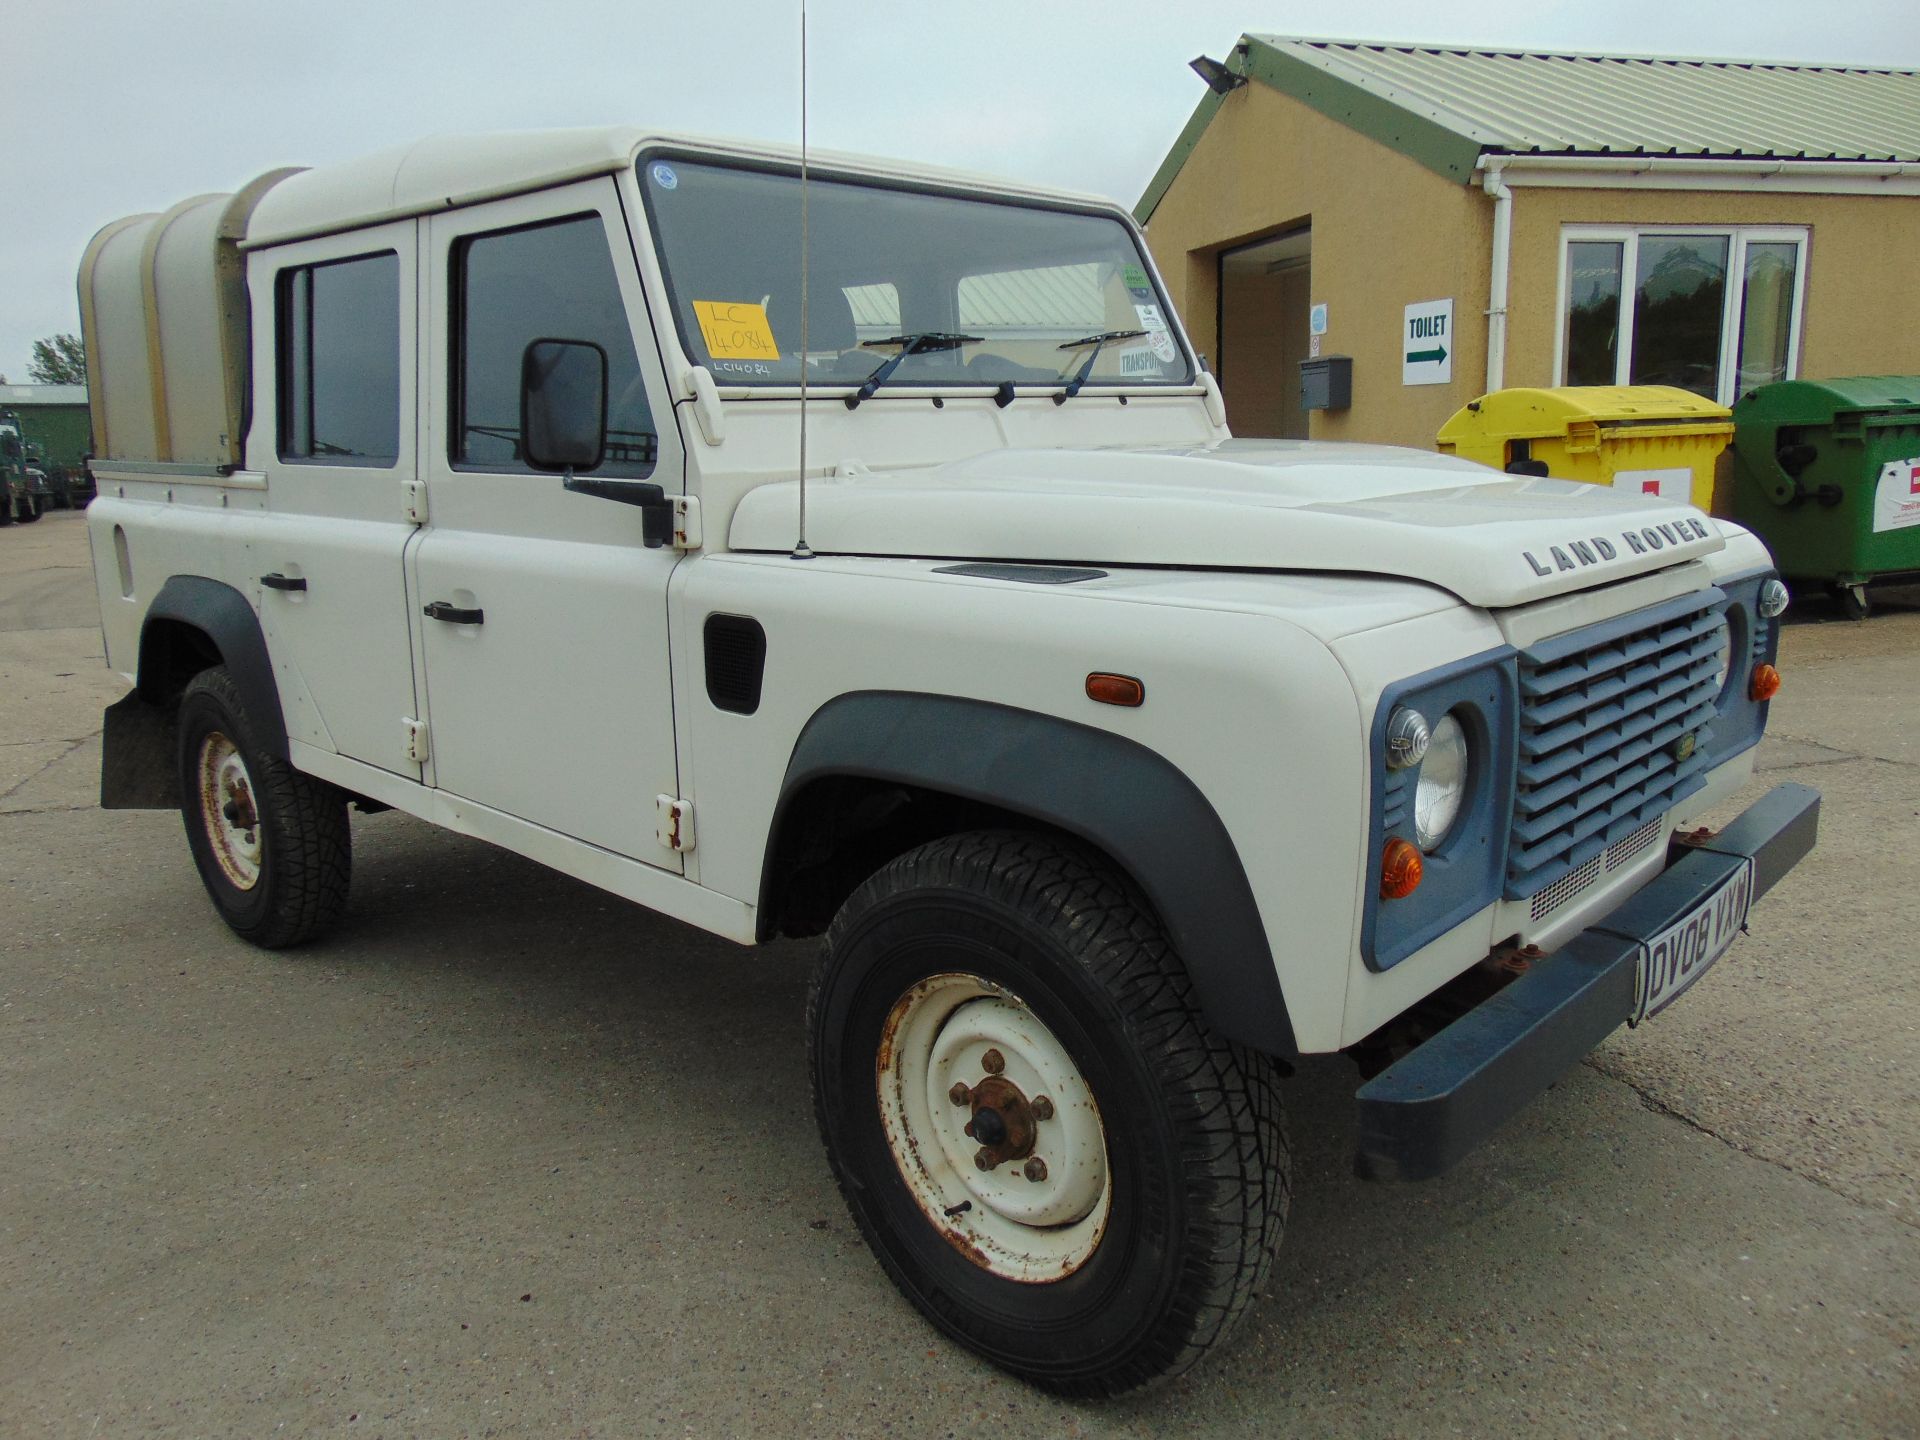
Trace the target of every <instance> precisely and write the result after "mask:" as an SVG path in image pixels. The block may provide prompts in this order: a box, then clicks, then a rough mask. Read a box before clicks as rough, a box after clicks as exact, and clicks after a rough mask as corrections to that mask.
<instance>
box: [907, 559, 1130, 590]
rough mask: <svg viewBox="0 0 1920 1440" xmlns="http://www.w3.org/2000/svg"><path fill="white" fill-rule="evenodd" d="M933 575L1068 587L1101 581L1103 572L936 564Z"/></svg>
mask: <svg viewBox="0 0 1920 1440" xmlns="http://www.w3.org/2000/svg"><path fill="white" fill-rule="evenodd" d="M933 573H934V574H936V575H971V576H972V577H973V578H974V579H976V580H1019V581H1023V582H1025V583H1026V584H1028V585H1071V584H1073V583H1074V582H1075V581H1077V580H1104V579H1106V578H1107V572H1106V571H1104V570H1089V569H1087V568H1085V567H1084V566H1080V565H991V564H980V563H977V562H976V563H972V564H967V565H936V566H934V568H933Z"/></svg>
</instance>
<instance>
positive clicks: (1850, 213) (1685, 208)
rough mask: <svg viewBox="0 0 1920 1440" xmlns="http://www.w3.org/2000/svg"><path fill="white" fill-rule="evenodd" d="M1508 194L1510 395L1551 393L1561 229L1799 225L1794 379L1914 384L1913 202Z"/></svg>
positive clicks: (1918, 265)
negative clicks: (1802, 272) (1904, 378)
mask: <svg viewBox="0 0 1920 1440" xmlns="http://www.w3.org/2000/svg"><path fill="white" fill-rule="evenodd" d="M1513 193H1514V208H1513V257H1512V261H1511V268H1510V271H1509V275H1510V277H1511V278H1510V279H1509V281H1508V290H1507V314H1508V320H1507V327H1508V328H1507V375H1506V381H1507V384H1509V385H1551V384H1552V383H1553V347H1554V342H1555V339H1556V336H1557V335H1558V332H1559V327H1560V324H1561V320H1560V316H1559V313H1558V305H1559V293H1560V228H1561V226H1563V225H1635V226H1643V227H1644V226H1648V225H1655V226H1658V225H1804V226H1806V227H1807V229H1808V232H1809V235H1808V240H1807V293H1806V298H1805V301H1804V309H1803V317H1804V318H1803V320H1802V326H1801V349H1800V378H1801V379H1803V380H1821V379H1828V378H1831V377H1833V376H1836V375H1911V374H1920V262H1916V260H1915V258H1914V257H1916V256H1920V198H1915V197H1912V196H1898V195H1789V194H1769V193H1755V192H1752V191H1731V190H1729V191H1708V190H1562V189H1550V188H1546V187H1540V188H1533V187H1526V186H1515V187H1513ZM1629 284H1631V281H1629Z"/></svg>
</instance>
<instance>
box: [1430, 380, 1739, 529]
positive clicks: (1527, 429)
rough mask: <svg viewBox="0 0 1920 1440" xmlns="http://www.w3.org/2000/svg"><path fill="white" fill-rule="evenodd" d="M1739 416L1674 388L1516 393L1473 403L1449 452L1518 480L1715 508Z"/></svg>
mask: <svg viewBox="0 0 1920 1440" xmlns="http://www.w3.org/2000/svg"><path fill="white" fill-rule="evenodd" d="M1732 438H1733V412H1732V411H1730V410H1728V409H1727V407H1726V406H1724V405H1716V404H1715V403H1714V402H1713V401H1711V400H1706V399H1702V398H1701V397H1700V396H1698V395H1696V394H1694V393H1693V392H1692V391H1691V390H1678V389H1675V388H1674V387H1672V386H1670V385H1563V386H1560V387H1559V388H1557V389H1538V390H1536V389H1530V388H1526V387H1516V388H1515V389H1512V390H1496V391H1494V392H1493V393H1492V394H1491V395H1482V396H1481V397H1480V398H1479V399H1478V400H1471V401H1469V402H1468V403H1467V404H1466V406H1465V407H1464V408H1463V409H1460V410H1456V411H1455V412H1454V414H1453V418H1452V419H1450V420H1448V421H1447V423H1446V424H1445V425H1443V426H1441V427H1440V434H1439V436H1438V437H1437V439H1438V444H1439V448H1440V452H1441V453H1442V454H1444V455H1458V456H1460V457H1462V458H1463V459H1467V460H1478V461H1479V462H1480V463H1481V464H1483V465H1491V466H1493V467H1494V469H1496V470H1505V471H1507V472H1508V473H1509V474H1513V475H1551V476H1553V477H1554V478H1555V479H1557V480H1584V481H1587V482H1588V483H1589V484H1593V485H1611V486H1613V487H1615V488H1616V489H1622V490H1632V491H1634V492H1636V493H1638V494H1643V495H1658V496H1660V497H1661V498H1662V499H1665V500H1679V501H1683V502H1685V501H1691V502H1692V503H1693V504H1695V505H1697V506H1699V507H1700V509H1702V510H1711V509H1712V508H1713V469H1714V462H1715V461H1717V460H1718V459H1719V458H1720V452H1721V451H1722V450H1725V449H1726V448H1727V444H1728V442H1729V441H1730V440H1732Z"/></svg>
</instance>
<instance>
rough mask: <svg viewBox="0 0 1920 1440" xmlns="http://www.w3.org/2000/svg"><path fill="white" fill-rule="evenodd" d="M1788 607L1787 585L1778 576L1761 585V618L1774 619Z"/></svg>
mask: <svg viewBox="0 0 1920 1440" xmlns="http://www.w3.org/2000/svg"><path fill="white" fill-rule="evenodd" d="M1786 608H1787V587H1786V584H1785V582H1783V581H1782V580H1781V579H1780V578H1779V577H1778V576H1775V577H1774V578H1772V579H1770V580H1768V581H1767V582H1766V583H1765V584H1764V585H1762V586H1761V587H1760V618H1761V619H1762V620H1772V619H1773V618H1775V617H1776V616H1778V615H1779V614H1781V613H1782V612H1783V611H1784V610H1785V609H1786Z"/></svg>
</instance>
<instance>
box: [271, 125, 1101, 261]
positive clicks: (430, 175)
mask: <svg viewBox="0 0 1920 1440" xmlns="http://www.w3.org/2000/svg"><path fill="white" fill-rule="evenodd" d="M656 145H661V146H684V147H686V148H689V149H697V150H706V151H711V152H714V153H716V154H721V155H726V156H730V157H737V158H742V159H766V160H779V161H786V162H789V163H793V162H797V161H798V160H799V159H800V151H799V149H798V148H797V147H794V146H788V145H770V144H766V143H764V142H761V141H749V140H738V139H725V138H718V137H712V136H700V135H687V134H676V133H673V132H668V131H658V130H650V129H644V128H641V127H637V126H631V125H610V126H601V127H596V128H591V129H573V130H532V131H517V132H501V133H495V134H479V135H436V136H430V137H428V138H426V139H423V140H416V141H414V142H413V143H411V144H408V145H402V146H398V147H396V148H394V149H390V150H382V151H379V152H377V153H375V154H372V155H367V156H364V157H362V158H360V159H357V160H347V161H343V162H341V163H339V164H336V165H321V166H317V167H315V168H314V169H311V170H303V171H300V172H299V173H298V174H295V175H291V176H289V177H288V178H286V179H284V180H282V181H280V182H279V183H278V184H276V185H275V186H273V188H272V189H270V190H268V191H267V193H266V194H265V195H263V196H262V197H261V199H260V201H259V204H258V205H257V206H256V207H255V208H254V211H253V214H252V216H251V218H250V219H249V220H248V223H247V233H246V240H245V242H244V243H245V245H246V247H247V248H249V249H252V248H254V247H257V246H261V245H278V244H283V243H285V242H286V241H289V240H299V239H304V238H308V237H311V236H315V235H326V234H331V233H334V232H336V231H340V230H350V229H356V228H358V227H360V226H363V225H375V224H379V223H381V222H382V221H387V220H399V219H404V218H406V217H409V216H414V215H425V214H430V213H432V212H434V211H437V210H450V209H453V208H455V207H457V206H461V205H471V204H474V203H476V202H478V201H482V200H494V199H499V198H501V197H503V196H507V195H517V194H522V193H524V192H526V191H529V190H538V189H543V188H545V187H547V186H549V185H558V184H564V183H565V182H567V181H570V180H583V179H586V178H588V177H590V176H594V175H609V174H613V173H616V172H618V171H621V170H624V169H626V167H627V166H629V165H631V164H632V163H633V159H634V156H635V154H636V153H637V152H638V151H639V150H640V149H642V148H643V147H652V146H656ZM807 158H808V163H809V164H810V165H811V166H814V167H817V168H819V169H821V170H834V171H841V172H851V173H854V174H860V175H873V176H885V177H891V178H896V179H906V180H917V181H925V182H929V183H932V184H937V185H948V186H954V187H957V188H961V189H968V190H986V191H991V192H994V193H996V194H1002V195H1013V196H1020V197H1026V198H1034V199H1047V200H1067V201H1071V202H1074V203H1079V204H1095V205H1099V206H1102V207H1111V208H1117V207H1114V206H1113V202H1112V201H1111V200H1109V199H1107V198H1106V197H1105V196H1100V195H1089V194H1084V193H1081V192H1076V191H1070V190H1058V189H1054V188H1051V187H1046V186H1039V185H1029V184H1025V183H1023V182H1021V181H1017V180H1007V179H1002V178H998V177H994V176H985V175H975V174H969V173H967V172H965V171H960V170H946V169H941V168H938V167H935V166H929V165H916V164H911V163H909V162H907V161H903V160H888V159H881V158H878V157H875V156H868V155H852V154H845V153H842V152H839V151H829V150H814V149H811V148H810V149H809V151H808V155H807Z"/></svg>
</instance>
